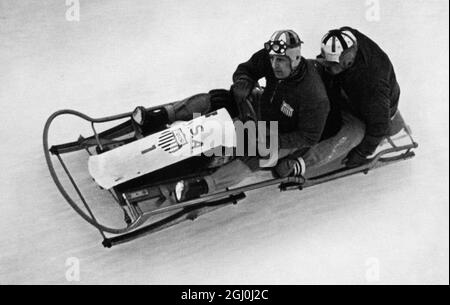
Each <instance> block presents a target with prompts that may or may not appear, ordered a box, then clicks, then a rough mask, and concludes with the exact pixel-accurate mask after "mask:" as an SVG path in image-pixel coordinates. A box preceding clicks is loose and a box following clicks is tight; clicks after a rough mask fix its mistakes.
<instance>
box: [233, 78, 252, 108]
mask: <svg viewBox="0 0 450 305" xmlns="http://www.w3.org/2000/svg"><path fill="white" fill-rule="evenodd" d="M253 87H254V84H253V83H252V82H250V81H249V80H246V79H240V80H238V81H236V82H235V83H234V84H233V85H232V86H231V92H232V93H233V97H234V101H235V102H236V104H237V105H238V106H239V105H242V104H243V103H244V101H245V100H246V99H247V97H248V96H249V95H250V93H251V91H252V89H253Z"/></svg>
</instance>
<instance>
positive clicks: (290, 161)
mask: <svg viewBox="0 0 450 305" xmlns="http://www.w3.org/2000/svg"><path fill="white" fill-rule="evenodd" d="M305 169H306V168H305V161H304V160H303V159H302V158H298V159H297V158H295V157H293V156H289V157H286V158H284V159H281V160H280V161H279V162H278V164H277V166H275V173H276V174H277V176H278V177H280V178H286V177H290V176H293V177H296V176H302V175H304V174H305Z"/></svg>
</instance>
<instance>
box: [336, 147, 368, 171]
mask: <svg viewBox="0 0 450 305" xmlns="http://www.w3.org/2000/svg"><path fill="white" fill-rule="evenodd" d="M368 162H369V160H368V159H367V157H366V156H364V155H363V154H362V153H361V152H360V151H359V150H358V148H356V147H355V148H353V149H352V150H351V151H350V152H349V153H348V155H347V157H346V158H345V159H344V160H343V162H342V163H343V164H344V165H345V166H346V167H347V168H354V167H358V166H361V165H364V164H366V163H368Z"/></svg>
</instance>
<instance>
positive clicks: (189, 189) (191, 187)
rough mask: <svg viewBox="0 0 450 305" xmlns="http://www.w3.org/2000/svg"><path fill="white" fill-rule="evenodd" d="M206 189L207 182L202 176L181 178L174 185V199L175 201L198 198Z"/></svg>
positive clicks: (206, 191)
mask: <svg viewBox="0 0 450 305" xmlns="http://www.w3.org/2000/svg"><path fill="white" fill-rule="evenodd" d="M208 191H209V190H208V184H207V183H206V181H205V179H203V178H191V179H186V180H181V181H178V183H177V184H176V185H175V199H176V201H177V202H183V201H188V200H191V199H196V198H199V197H200V196H201V195H203V194H206V193H208Z"/></svg>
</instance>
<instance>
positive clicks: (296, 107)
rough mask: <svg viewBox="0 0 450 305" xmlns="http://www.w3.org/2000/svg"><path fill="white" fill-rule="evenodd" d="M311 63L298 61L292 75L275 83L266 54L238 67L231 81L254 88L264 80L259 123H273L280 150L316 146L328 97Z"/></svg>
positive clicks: (321, 129) (264, 52)
mask: <svg viewBox="0 0 450 305" xmlns="http://www.w3.org/2000/svg"><path fill="white" fill-rule="evenodd" d="M316 65H317V64H316V63H315V61H312V60H306V59H304V58H302V61H301V63H300V65H299V67H298V68H297V70H296V72H295V73H294V75H293V76H292V77H290V78H288V79H285V80H278V79H276V77H275V75H274V73H273V70H272V67H271V64H270V58H269V54H268V53H267V51H266V50H264V49H263V50H260V51H259V52H257V53H255V54H254V55H253V56H252V57H251V58H250V60H249V61H247V62H245V63H242V64H240V65H239V66H238V67H237V70H236V72H235V73H234V74H233V81H234V82H236V81H238V80H247V81H248V82H250V83H252V84H253V85H256V83H257V81H258V80H259V79H261V78H263V77H265V78H266V88H265V90H264V93H263V95H262V97H261V101H260V111H261V120H263V121H277V122H278V132H279V147H280V148H298V149H299V150H304V149H306V148H309V147H311V146H313V145H315V144H316V143H318V142H319V140H320V138H321V135H322V132H323V129H324V126H325V122H326V119H327V115H328V112H329V109H330V105H329V101H328V96H327V93H326V89H325V86H324V84H323V82H322V79H321V77H320V75H319V73H318V71H317V67H316Z"/></svg>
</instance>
